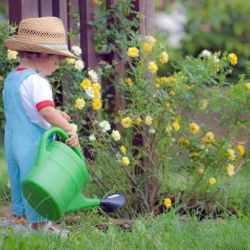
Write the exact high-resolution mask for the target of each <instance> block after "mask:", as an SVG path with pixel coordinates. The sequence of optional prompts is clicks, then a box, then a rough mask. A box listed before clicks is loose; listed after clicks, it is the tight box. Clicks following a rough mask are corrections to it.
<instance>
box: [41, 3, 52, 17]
mask: <svg viewBox="0 0 250 250" xmlns="http://www.w3.org/2000/svg"><path fill="white" fill-rule="evenodd" d="M38 4H39V17H42V16H52V15H53V11H52V1H51V0H39V2H38Z"/></svg>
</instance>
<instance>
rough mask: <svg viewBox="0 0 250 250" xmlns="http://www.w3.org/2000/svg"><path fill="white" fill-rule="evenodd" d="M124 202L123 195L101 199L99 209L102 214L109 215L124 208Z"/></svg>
mask: <svg viewBox="0 0 250 250" xmlns="http://www.w3.org/2000/svg"><path fill="white" fill-rule="evenodd" d="M125 202H126V199H125V196H124V195H123V194H113V195H110V196H107V197H104V198H103V199H101V203H100V207H101V209H102V210H103V211H104V212H107V213H110V212H114V211H115V210H117V209H119V208H121V207H123V206H124V204H125Z"/></svg>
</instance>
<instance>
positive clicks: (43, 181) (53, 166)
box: [22, 127, 125, 220]
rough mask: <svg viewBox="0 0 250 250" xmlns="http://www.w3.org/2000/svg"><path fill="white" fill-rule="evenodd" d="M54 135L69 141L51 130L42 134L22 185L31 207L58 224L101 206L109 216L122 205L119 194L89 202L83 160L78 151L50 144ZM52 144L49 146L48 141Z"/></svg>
mask: <svg viewBox="0 0 250 250" xmlns="http://www.w3.org/2000/svg"><path fill="white" fill-rule="evenodd" d="M54 134H57V135H59V136H60V137H61V138H62V139H64V140H66V139H68V138H69V136H68V134H66V133H65V132H64V131H63V130H62V129H60V128H57V127H53V128H50V129H48V130H47V131H45V133H44V134H43V136H42V138H41V141H40V146H39V150H38V154H37V158H36V162H35V165H34V166H33V167H32V169H31V170H30V172H29V173H28V175H27V176H26V177H25V179H24V180H23V181H22V190H23V194H24V196H25V198H26V199H27V201H28V202H29V203H30V205H31V206H32V207H33V208H34V210H36V211H37V212H38V213H39V214H41V215H42V216H44V217H46V218H48V219H50V220H59V219H60V218H61V217H62V215H63V214H64V213H69V212H73V211H77V210H80V209H83V208H91V207H96V206H101V208H102V209H103V210H104V211H106V212H112V211H114V210H116V209H118V208H120V207H122V206H123V205H124V204H125V197H124V195H122V194H114V195H111V196H108V197H106V198H103V199H89V198H86V197H84V196H83V194H82V192H81V190H82V188H83V187H84V186H85V184H86V183H87V181H88V171H87V168H86V167H85V163H84V157H83V155H82V153H81V151H80V150H79V149H78V148H77V147H72V148H70V147H69V146H67V145H66V144H64V143H63V142H60V141H55V140H52V141H51V140H50V138H52V136H53V135H54ZM49 140H50V141H51V142H49V143H48V141H49Z"/></svg>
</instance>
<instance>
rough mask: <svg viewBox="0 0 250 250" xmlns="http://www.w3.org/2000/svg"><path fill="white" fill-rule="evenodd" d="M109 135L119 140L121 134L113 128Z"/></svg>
mask: <svg viewBox="0 0 250 250" xmlns="http://www.w3.org/2000/svg"><path fill="white" fill-rule="evenodd" d="M111 136H112V137H113V138H114V140H115V141H119V140H120V139H121V134H120V132H119V131H118V130H113V131H112V134H111Z"/></svg>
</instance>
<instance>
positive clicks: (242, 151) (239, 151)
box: [237, 144, 245, 156]
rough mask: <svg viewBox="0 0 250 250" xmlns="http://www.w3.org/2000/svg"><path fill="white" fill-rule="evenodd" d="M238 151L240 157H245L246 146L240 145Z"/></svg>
mask: <svg viewBox="0 0 250 250" xmlns="http://www.w3.org/2000/svg"><path fill="white" fill-rule="evenodd" d="M237 151H238V153H239V155H240V156H242V155H244V154H245V148H244V146H243V145H241V144H239V145H238V146H237Z"/></svg>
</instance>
